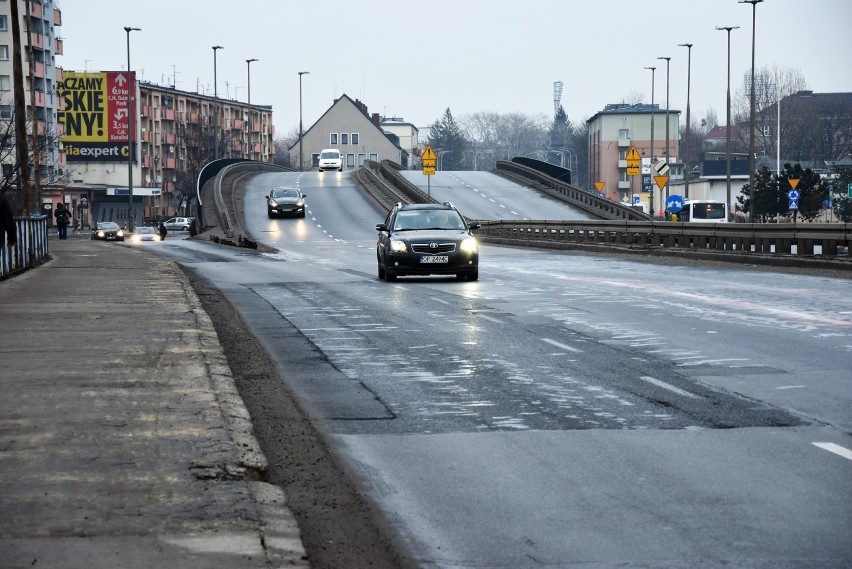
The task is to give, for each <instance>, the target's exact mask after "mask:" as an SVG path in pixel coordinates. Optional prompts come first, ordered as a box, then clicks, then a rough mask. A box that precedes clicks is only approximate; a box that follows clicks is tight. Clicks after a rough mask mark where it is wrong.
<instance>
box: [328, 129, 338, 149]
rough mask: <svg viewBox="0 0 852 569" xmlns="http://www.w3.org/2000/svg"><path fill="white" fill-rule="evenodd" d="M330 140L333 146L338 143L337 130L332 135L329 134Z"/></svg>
mask: <svg viewBox="0 0 852 569" xmlns="http://www.w3.org/2000/svg"><path fill="white" fill-rule="evenodd" d="M328 142H329V144H331V145H332V146H336V145H337V133H336V132H332V133H331V134H330V135H328Z"/></svg>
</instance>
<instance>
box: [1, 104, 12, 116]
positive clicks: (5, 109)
mask: <svg viewBox="0 0 852 569" xmlns="http://www.w3.org/2000/svg"><path fill="white" fill-rule="evenodd" d="M10 118H12V105H0V119H10Z"/></svg>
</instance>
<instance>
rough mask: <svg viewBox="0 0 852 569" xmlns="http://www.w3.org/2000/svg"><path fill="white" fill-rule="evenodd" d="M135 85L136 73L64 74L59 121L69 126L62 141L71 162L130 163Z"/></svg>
mask: <svg viewBox="0 0 852 569" xmlns="http://www.w3.org/2000/svg"><path fill="white" fill-rule="evenodd" d="M135 84H136V74H135V72H130V73H128V72H126V71H101V72H85V73H80V72H75V71H66V72H64V73H63V79H62V81H61V82H60V83H59V84H58V87H57V92H58V94H59V96H60V97H62V98H63V99H64V103H65V104H64V107H65V108H64V109H62V110H60V111H59V112H58V113H57V119H58V122H59V123H60V124H62V125H64V127H65V133H64V134H63V136H61V137H59V141H60V142H61V143H62V152H64V153H65V158H66V160H67V161H68V162H120V161H124V162H127V152H128V144H127V142H128V138H133V136H132V135H131V128H132V127H133V126H134V125H133V121H131V120H130V94H131V92H134V91H135ZM133 134H134V135H135V132H134V133H133ZM134 158H135V154H134Z"/></svg>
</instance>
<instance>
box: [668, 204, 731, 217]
mask: <svg viewBox="0 0 852 569" xmlns="http://www.w3.org/2000/svg"><path fill="white" fill-rule="evenodd" d="M727 209H728V208H727V206H726V205H725V204H724V203H722V202H716V201H687V202H684V204H683V209H682V210H681V212H680V215H679V216H678V219H679V220H680V221H683V222H687V221H706V222H727V221H728V211H727Z"/></svg>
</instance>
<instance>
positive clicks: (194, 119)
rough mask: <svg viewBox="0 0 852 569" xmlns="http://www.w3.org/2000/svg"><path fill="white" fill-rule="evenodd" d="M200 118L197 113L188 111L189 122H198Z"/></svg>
mask: <svg viewBox="0 0 852 569" xmlns="http://www.w3.org/2000/svg"><path fill="white" fill-rule="evenodd" d="M200 120H201V117H200V116H199V115H198V113H189V122H191V123H192V124H198V123H199V122H200Z"/></svg>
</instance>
